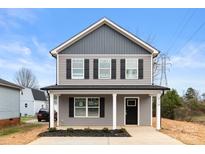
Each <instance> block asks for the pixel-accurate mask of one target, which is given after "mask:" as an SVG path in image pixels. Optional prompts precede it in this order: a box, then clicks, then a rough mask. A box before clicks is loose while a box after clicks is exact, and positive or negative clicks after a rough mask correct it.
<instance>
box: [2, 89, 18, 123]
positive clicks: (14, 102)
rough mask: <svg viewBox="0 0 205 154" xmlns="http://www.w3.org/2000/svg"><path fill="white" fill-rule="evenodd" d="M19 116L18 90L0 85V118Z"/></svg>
mask: <svg viewBox="0 0 205 154" xmlns="http://www.w3.org/2000/svg"><path fill="white" fill-rule="evenodd" d="M19 116H20V90H17V89H13V88H7V87H4V86H0V120H3V119H10V118H18V117H19Z"/></svg>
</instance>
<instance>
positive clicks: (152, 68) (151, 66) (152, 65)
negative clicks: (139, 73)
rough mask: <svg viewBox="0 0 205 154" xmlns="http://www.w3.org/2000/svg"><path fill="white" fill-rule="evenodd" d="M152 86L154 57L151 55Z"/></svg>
mask: <svg viewBox="0 0 205 154" xmlns="http://www.w3.org/2000/svg"><path fill="white" fill-rule="evenodd" d="M151 84H153V56H152V55H151Z"/></svg>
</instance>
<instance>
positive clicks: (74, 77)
mask: <svg viewBox="0 0 205 154" xmlns="http://www.w3.org/2000/svg"><path fill="white" fill-rule="evenodd" d="M74 60H82V61H83V68H73V61H74ZM84 64H85V60H84V58H72V59H71V75H72V79H84V76H85V70H84V69H85V68H84V67H85V66H84ZM74 69H83V76H82V77H79V76H78V77H76V76H74V73H73V70H74Z"/></svg>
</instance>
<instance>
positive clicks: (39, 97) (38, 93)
mask: <svg viewBox="0 0 205 154" xmlns="http://www.w3.org/2000/svg"><path fill="white" fill-rule="evenodd" d="M31 91H32V94H33V98H34V100H39V101H46V95H45V93H44V92H43V91H41V90H38V89H33V88H31Z"/></svg>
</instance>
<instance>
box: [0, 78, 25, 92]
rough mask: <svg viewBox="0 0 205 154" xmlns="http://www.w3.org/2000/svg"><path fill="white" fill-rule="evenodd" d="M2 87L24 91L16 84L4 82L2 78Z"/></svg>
mask: <svg viewBox="0 0 205 154" xmlns="http://www.w3.org/2000/svg"><path fill="white" fill-rule="evenodd" d="M0 85H1V86H5V87H9V88H13V89H19V90H21V89H23V87H21V86H19V85H17V84H14V83H11V82H9V81H6V80H3V79H1V78H0Z"/></svg>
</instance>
